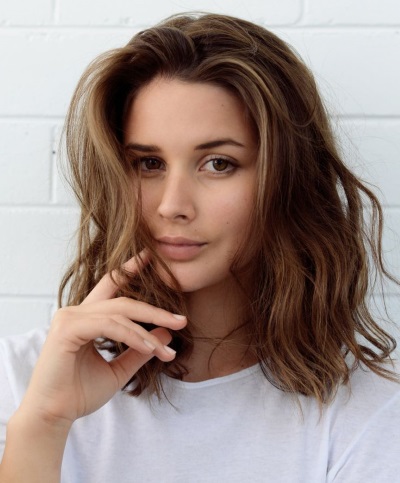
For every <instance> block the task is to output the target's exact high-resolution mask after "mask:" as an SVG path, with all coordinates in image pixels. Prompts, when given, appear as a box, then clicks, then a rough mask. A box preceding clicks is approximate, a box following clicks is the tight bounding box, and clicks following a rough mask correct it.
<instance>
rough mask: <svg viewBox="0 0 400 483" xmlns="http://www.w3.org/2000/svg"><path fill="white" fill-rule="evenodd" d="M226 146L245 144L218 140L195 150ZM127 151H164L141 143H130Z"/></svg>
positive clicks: (152, 145) (228, 139) (241, 145)
mask: <svg viewBox="0 0 400 483" xmlns="http://www.w3.org/2000/svg"><path fill="white" fill-rule="evenodd" d="M225 145H231V146H239V147H241V148H244V147H245V146H244V144H242V143H239V142H238V141H234V140H233V139H230V138H227V139H216V140H215V141H209V142H207V143H202V144H199V145H198V146H196V147H195V148H194V149H195V150H196V151H199V150H202V149H211V148H217V147H219V146H225ZM125 148H126V149H132V150H134V151H139V152H141V153H154V152H160V151H162V149H161V148H160V147H158V146H156V145H154V144H139V143H128V144H127V145H126V146H125Z"/></svg>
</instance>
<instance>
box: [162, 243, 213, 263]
mask: <svg viewBox="0 0 400 483" xmlns="http://www.w3.org/2000/svg"><path fill="white" fill-rule="evenodd" d="M204 245H205V244H199V245H185V244H181V245H180V244H176V245H175V244H172V243H163V242H157V247H158V251H159V252H160V255H162V256H164V257H166V258H169V259H170V260H190V259H192V258H194V257H195V256H196V255H198V254H199V253H200V251H201V249H202V248H203V247H204Z"/></svg>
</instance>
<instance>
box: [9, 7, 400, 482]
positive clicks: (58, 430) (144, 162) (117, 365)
mask: <svg viewBox="0 0 400 483" xmlns="http://www.w3.org/2000/svg"><path fill="white" fill-rule="evenodd" d="M66 143H67V144H66V145H67V154H68V159H69V162H70V164H71V173H72V177H73V183H74V189H75V191H76V194H77V197H78V199H79V201H80V203H81V209H82V215H81V225H80V231H79V243H78V254H77V257H76V259H75V261H74V263H73V264H72V266H71V268H70V270H69V271H68V272H67V274H66V275H65V277H64V280H63V282H62V284H61V288H60V302H61V301H62V299H63V295H64V294H65V293H66V292H68V298H67V306H66V307H65V308H61V309H60V310H59V311H58V312H57V313H56V315H55V317H54V320H53V322H52V325H51V327H50V330H49V332H48V334H47V339H46V341H45V343H44V345H43V349H41V346H42V344H43V341H44V339H45V337H46V335H45V334H43V333H42V332H39V331H35V332H33V333H30V334H28V335H27V336H25V337H18V338H10V339H6V340H4V341H3V342H2V345H1V349H2V352H3V358H4V364H3V366H4V368H3V369H2V373H1V375H0V381H1V384H2V388H3V391H4V394H5V402H4V403H2V407H3V409H2V420H4V421H5V420H6V419H8V418H9V417H10V420H9V423H8V426H7V441H6V444H5V450H4V458H3V462H2V465H1V470H0V477H1V481H4V482H11V481H18V482H24V481H29V482H31V481H40V482H43V481H46V482H53V481H59V480H60V478H61V480H62V481H63V482H78V481H85V482H91V481H93V482H94V481H96V482H99V481H113V480H114V479H117V480H118V481H121V482H123V481H127V482H128V481H140V482H142V481H174V482H176V481H182V482H187V481H230V482H231V481H238V482H239V481H240V482H243V481H263V482H264V481H274V482H278V481H284V482H295V481H299V482H314V481H315V482H321V481H329V482H331V481H335V482H339V481H346V482H352V483H354V482H357V481H360V482H361V481H368V480H371V478H372V479H373V480H374V481H395V478H396V477H397V474H398V470H399V464H398V462H397V455H398V452H399V449H400V448H399V443H398V438H396V439H395V438H391V437H390V431H393V435H395V434H396V433H395V431H398V422H399V420H400V412H399V404H398V403H399V398H400V390H399V386H398V384H397V383H396V382H395V380H396V379H397V376H396V373H395V370H394V368H393V366H392V365H391V364H390V361H391V359H390V354H391V352H392V351H393V350H394V348H395V341H394V339H393V338H392V337H391V336H390V335H389V334H387V333H386V332H385V331H384V330H383V329H382V328H380V327H379V326H378V325H377V323H376V322H375V321H374V319H373V318H372V316H371V314H370V313H369V311H368V309H367V306H366V295H367V292H368V290H369V288H370V287H369V281H370V275H371V273H370V268H369V261H368V256H369V255H368V253H369V252H371V253H372V257H373V258H372V259H373V261H374V262H375V265H376V270H377V271H378V273H379V274H381V275H384V276H388V277H389V278H391V277H390V275H389V274H388V273H387V272H386V270H385V267H384V266H383V263H382V258H381V228H382V225H381V224H382V217H381V208H380V206H379V203H378V201H377V199H376V198H375V196H374V195H373V194H372V193H371V192H370V191H369V190H368V189H367V188H366V187H365V186H364V185H363V184H362V183H361V182H360V181H359V180H358V179H357V178H356V177H355V176H354V175H353V174H352V173H351V172H350V171H349V170H348V169H347V168H346V166H345V165H344V164H343V162H342V161H341V159H340V157H339V155H338V153H337V150H336V148H335V142H334V139H333V136H332V133H331V130H330V128H329V123H328V120H327V115H326V113H325V111H324V108H323V105H322V102H321V100H320V98H319V95H318V93H317V90H316V86H315V83H314V81H313V78H312V76H311V74H310V72H309V71H308V70H307V68H306V67H305V66H304V65H303V64H302V63H301V62H300V61H299V60H298V59H297V57H296V56H295V55H294V54H293V52H292V51H291V50H290V49H289V48H288V47H287V46H286V45H285V44H284V43H283V42H282V41H281V40H279V39H278V38H276V37H275V36H274V35H273V34H271V33H270V32H268V31H266V30H264V29H263V28H261V27H258V26H256V25H253V24H251V23H249V22H246V21H243V20H239V19H234V18H230V17H226V16H219V15H204V16H198V17H197V16H176V17H173V18H171V19H168V20H166V21H165V22H163V23H161V24H160V25H158V26H156V27H154V28H151V29H148V30H146V31H144V32H141V33H139V34H138V35H136V36H135V37H134V38H133V39H132V40H131V42H129V44H128V45H127V46H125V47H124V48H121V49H117V50H116V51H113V52H110V53H107V54H105V55H103V56H101V57H100V58H99V59H97V60H96V61H94V63H93V64H92V65H91V66H90V67H89V68H88V70H87V72H86V73H85V74H84V76H83V77H82V79H81V81H80V83H79V85H78V87H77V90H76V92H75V95H74V98H73V100H72V104H71V107H70V110H69V114H68V117H67V121H66ZM366 202H369V204H370V207H371V210H372V214H373V225H372V226H373V229H372V232H371V233H370V235H368V232H367V228H366V224H365V222H364V216H363V205H364V204H365V203H366ZM126 260H128V261H127V262H126ZM121 267H122V268H121ZM39 353H40V355H39ZM21 360H26V363H24V364H23V366H22V367H21ZM36 360H37V362H36ZM33 366H35V368H34V370H33ZM32 370H33V375H32V377H31V378H30V375H31V371H32ZM29 379H30V382H29ZM121 388H123V389H124V391H120V389H121ZM25 391H26V392H25ZM129 395H132V396H135V397H129ZM3 431H4V429H3ZM60 475H61V476H60ZM371 475H373V476H371Z"/></svg>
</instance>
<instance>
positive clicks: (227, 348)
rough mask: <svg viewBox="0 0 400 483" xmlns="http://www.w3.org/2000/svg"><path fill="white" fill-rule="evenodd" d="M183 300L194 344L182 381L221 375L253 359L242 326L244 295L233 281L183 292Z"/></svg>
mask: <svg viewBox="0 0 400 483" xmlns="http://www.w3.org/2000/svg"><path fill="white" fill-rule="evenodd" d="M186 303H187V308H188V313H189V320H190V322H189V323H190V330H191V333H192V335H193V339H194V346H193V351H192V353H191V355H190V357H189V358H188V359H187V360H186V361H184V363H185V366H186V367H187V369H188V374H187V375H186V376H185V377H184V380H186V381H190V382H196V381H202V380H206V379H212V378H215V377H221V376H225V375H228V374H232V373H234V372H237V371H239V370H241V369H244V368H246V367H249V366H251V365H253V364H255V363H256V362H257V359H256V357H255V356H254V354H253V353H252V351H251V350H250V349H249V344H250V343H251V335H250V333H249V328H248V326H243V322H244V320H245V315H246V306H247V297H246V294H245V293H244V292H243V290H242V289H241V288H239V286H238V284H237V282H235V281H232V282H230V283H229V282H227V283H224V284H221V286H219V287H209V288H206V289H203V290H201V291H197V292H193V293H190V294H187V296H186Z"/></svg>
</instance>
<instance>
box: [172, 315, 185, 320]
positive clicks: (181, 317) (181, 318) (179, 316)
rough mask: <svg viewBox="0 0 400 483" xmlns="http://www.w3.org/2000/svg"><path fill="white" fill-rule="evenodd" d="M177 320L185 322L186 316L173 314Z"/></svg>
mask: <svg viewBox="0 0 400 483" xmlns="http://www.w3.org/2000/svg"><path fill="white" fill-rule="evenodd" d="M172 315H173V316H174V317H175V319H178V320H185V319H186V317H185V316H184V315H179V314H172Z"/></svg>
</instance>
